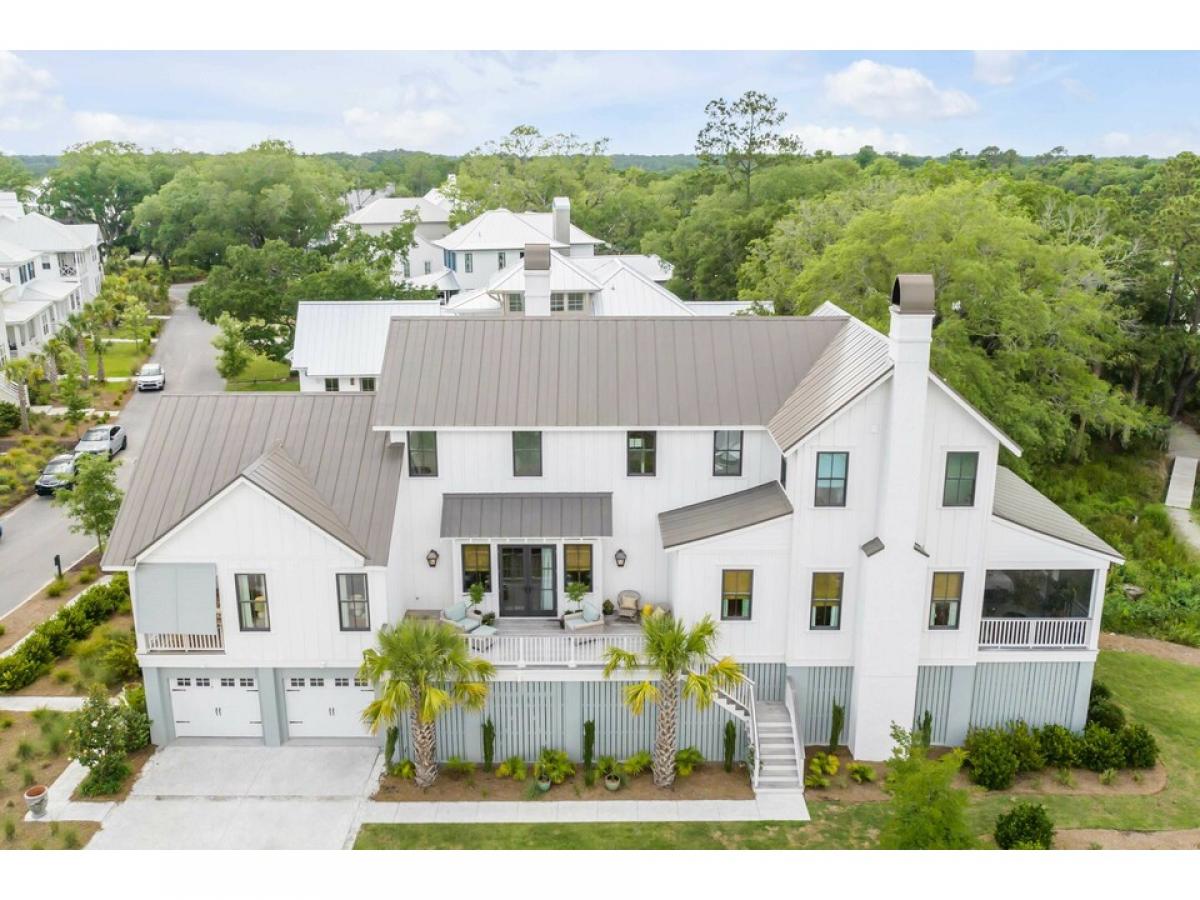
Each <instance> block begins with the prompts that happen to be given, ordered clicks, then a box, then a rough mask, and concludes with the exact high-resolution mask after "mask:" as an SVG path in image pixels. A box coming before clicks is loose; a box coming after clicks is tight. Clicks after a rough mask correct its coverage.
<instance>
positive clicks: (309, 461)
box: [103, 272, 1121, 790]
mask: <svg viewBox="0 0 1200 900" xmlns="http://www.w3.org/2000/svg"><path fill="white" fill-rule="evenodd" d="M526 277H528V272H527V273H526ZM932 323H933V292H932V279H930V278H929V277H928V276H901V278H900V279H898V281H897V285H896V288H895V290H894V293H893V305H892V316H891V332H890V335H887V336H885V335H881V334H879V333H877V332H875V331H874V330H872V329H871V328H869V327H867V326H865V325H864V324H862V323H861V322H859V321H857V320H856V319H854V318H852V317H850V316H847V315H845V314H844V313H843V312H842V311H841V310H839V309H837V308H836V307H833V306H829V305H827V306H825V307H822V308H821V310H820V311H819V313H818V314H817V315H815V316H811V317H807V318H799V317H796V318H793V317H755V316H721V317H688V316H673V317H662V318H660V317H642V316H633V317H608V318H606V317H596V316H582V317H576V318H563V317H559V318H556V317H553V316H526V317H515V316H504V317H501V316H491V317H468V316H452V315H442V316H437V317H411V316H403V317H399V316H398V317H393V318H391V319H390V320H389V322H388V334H387V338H386V341H385V344H384V350H383V357H384V358H383V364H382V375H381V377H380V381H379V383H378V385H377V388H378V390H377V392H375V393H374V394H372V395H365V394H362V393H354V394H350V393H337V394H293V395H286V394H271V395H257V396H256V395H212V396H168V397H164V398H163V399H162V403H163V404H165V406H164V407H163V408H162V409H160V410H159V415H158V416H157V417H156V418H155V421H154V423H153V424H152V426H151V433H150V434H149V435H148V436H147V439H146V441H145V444H144V448H145V449H144V451H143V454H142V457H141V458H140V459H139V462H138V467H137V469H136V471H135V472H134V476H133V482H132V484H131V486H130V488H129V492H128V494H127V497H126V500H125V503H124V505H123V507H122V509H121V513H120V516H119V518H118V520H117V523H116V527H115V529H114V531H113V534H112V536H111V539H110V541H109V545H108V548H107V550H106V553H105V556H104V560H103V565H104V567H105V569H107V570H109V571H116V570H123V571H128V572H129V573H130V575H131V583H132V590H133V604H134V619H135V630H136V632H137V644H138V660H139V663H140V664H141V666H142V668H143V671H144V672H145V680H146V689H147V691H146V692H147V701H148V703H149V707H150V713H151V718H152V720H153V730H154V740H155V742H157V743H160V744H161V743H165V742H168V741H171V740H173V739H174V738H176V737H184V736H200V737H211V736H224V737H232V736H238V737H253V738H258V739H261V740H264V741H265V742H267V743H270V744H274V743H280V742H286V741H289V740H296V739H300V738H314V737H325V738H328V739H331V740H356V739H362V738H363V735H364V732H363V730H362V725H361V722H360V719H359V714H360V712H361V710H362V708H363V707H364V706H365V704H366V703H367V702H369V700H370V699H371V697H372V692H371V690H370V688H369V686H368V685H365V684H362V683H361V682H358V681H356V680H355V677H356V676H355V672H356V668H357V665H358V663H359V660H360V656H361V652H362V650H363V649H364V648H365V647H367V646H369V645H370V644H371V641H372V632H373V631H374V630H376V629H378V628H379V627H380V626H381V625H383V624H384V623H395V622H398V621H399V620H401V619H402V618H404V617H405V616H425V615H433V616H437V615H439V614H444V612H445V611H447V610H448V611H449V613H448V614H449V616H450V617H451V618H455V617H458V616H459V615H460V614H462V613H463V611H464V607H463V606H462V605H461V604H462V603H463V601H464V598H466V597H468V588H469V586H470V585H471V584H472V583H474V582H476V581H478V582H482V583H483V585H484V590H485V593H484V601H483V610H484V611H485V612H488V613H492V614H495V616H496V620H495V623H494V625H493V626H477V627H473V630H472V632H471V633H470V634H468V635H466V636H465V637H464V640H466V641H467V642H468V644H469V647H470V649H471V650H472V652H474V653H476V654H479V655H481V656H484V657H486V658H487V659H489V660H491V661H492V662H493V663H494V664H495V666H496V669H497V679H496V682H495V684H493V685H492V687H491V689H490V692H489V699H488V702H487V708H486V709H485V710H484V712H483V713H482V714H478V713H461V712H456V713H455V714H454V715H451V716H447V717H445V718H443V719H442V720H441V724H440V726H439V741H438V750H439V753H440V754H441V755H442V757H443V758H444V757H447V756H461V757H465V758H470V759H478V758H480V755H481V744H480V740H481V739H480V723H481V721H482V719H483V718H490V719H491V720H492V721H493V723H494V724H495V728H496V736H495V737H496V753H497V755H498V756H500V757H504V756H507V755H510V754H514V753H515V754H521V755H523V756H525V757H526V758H532V757H534V756H536V754H537V753H538V752H539V750H540V749H541V748H542V747H563V748H565V749H566V750H567V751H568V752H569V753H571V754H572V755H573V756H576V757H577V756H578V754H579V752H580V747H581V741H582V736H581V735H582V730H583V725H584V723H585V722H588V721H591V722H594V723H595V726H596V751H597V752H598V753H602V754H607V753H611V754H614V755H625V754H628V753H631V752H634V751H636V750H641V749H646V748H648V747H649V746H650V743H651V739H652V738H651V735H652V729H653V717H652V716H643V717H640V718H638V717H633V716H631V715H630V714H629V713H628V712H627V711H626V710H625V708H624V706H623V705H622V702H621V695H620V690H621V687H622V685H621V683H620V679H621V678H624V677H631V676H627V675H618V676H616V677H615V679H614V680H606V679H604V678H603V676H602V674H601V661H602V656H603V653H604V651H605V649H606V648H607V647H611V646H620V647H623V648H625V649H636V648H638V647H639V646H640V641H641V636H640V631H639V629H638V628H637V627H636V626H635V625H634V624H632V623H621V622H618V621H615V620H612V621H608V622H604V620H603V619H602V618H600V617H599V613H598V612H597V610H599V607H600V606H601V604H602V603H603V602H604V601H605V600H612V601H613V602H614V603H615V602H617V601H618V599H619V597H620V595H621V593H622V592H625V591H636V592H638V594H639V595H640V598H641V602H642V603H645V604H652V605H654V606H656V607H661V608H666V609H670V610H672V612H673V614H674V615H676V616H678V617H680V618H682V619H684V620H686V621H688V622H695V621H697V620H699V619H700V618H701V617H703V616H705V615H709V616H712V617H713V618H714V619H715V620H718V622H719V626H720V652H721V653H724V654H730V655H732V656H734V657H735V658H736V659H737V660H738V661H739V662H740V663H741V664H742V666H743V668H744V670H745V672H746V673H747V674H748V675H749V677H750V679H752V681H751V682H748V683H746V684H745V685H743V686H742V687H741V688H739V689H738V690H735V691H732V692H729V693H722V694H720V695H719V697H718V702H717V703H716V704H715V705H714V706H713V707H711V708H709V709H708V710H706V711H703V712H700V711H696V710H695V709H693V708H692V706H691V705H690V704H687V703H685V704H684V713H683V718H682V721H681V726H680V738H679V740H680V745H681V746H687V745H692V746H696V747H697V748H699V749H700V750H701V751H702V752H703V753H704V754H705V756H706V757H708V758H710V759H719V758H720V757H721V745H722V739H721V735H722V731H723V728H724V726H725V724H726V722H729V721H732V722H734V723H735V726H736V728H737V730H738V734H739V739H740V740H741V741H742V743H743V746H753V747H754V748H756V750H757V752H756V753H755V754H754V759H755V760H756V765H755V768H754V779H755V784H756V787H757V788H758V789H760V790H767V789H771V788H776V789H790V790H795V789H798V788H799V787H800V784H801V776H802V767H803V762H804V760H803V752H802V745H803V743H804V741H805V739H806V738H807V739H808V740H809V741H811V742H813V743H823V742H824V741H825V740H826V739H827V736H828V733H829V723H830V717H831V711H832V708H833V705H834V704H835V703H837V704H840V705H842V706H843V707H844V708H845V710H846V730H845V733H844V734H843V737H842V739H843V740H844V741H845V742H847V743H848V744H849V746H850V748H851V750H852V752H853V753H854V755H855V756H856V757H857V758H860V759H883V758H886V757H887V755H888V753H889V751H890V749H891V741H890V738H889V728H890V726H891V724H892V723H893V722H898V723H901V724H904V725H912V724H913V723H914V722H916V721H919V720H920V718H921V717H922V716H923V715H924V714H925V712H926V711H928V712H929V713H930V714H931V716H932V721H933V734H934V740H935V741H936V742H937V743H939V744H957V743H960V742H961V741H962V740H963V738H964V736H965V734H966V731H967V729H968V727H970V726H972V725H991V724H997V723H1003V722H1006V721H1008V720H1010V719H1014V718H1022V719H1024V720H1026V721H1027V722H1030V723H1031V724H1035V725H1038V724H1042V723H1045V722H1060V723H1062V724H1064V725H1067V726H1069V727H1071V728H1074V729H1079V728H1082V726H1083V723H1084V719H1085V716H1086V710H1087V700H1088V692H1089V689H1090V685H1091V680H1092V671H1093V666H1094V663H1095V659H1096V653H1097V639H1098V636H1099V625H1100V614H1101V605H1102V602H1103V597H1104V585H1105V578H1106V573H1107V571H1108V567H1109V565H1110V564H1112V563H1117V562H1120V561H1121V560H1120V557H1119V555H1118V554H1117V552H1116V551H1115V550H1113V549H1112V548H1111V547H1109V546H1108V545H1107V544H1105V543H1104V542H1103V541H1101V540H1100V539H1099V538H1098V537H1096V536H1095V535H1093V534H1091V533H1090V532H1089V531H1088V530H1087V529H1086V528H1084V527H1083V526H1082V525H1080V524H1079V523H1078V522H1077V521H1075V520H1074V519H1072V518H1071V517H1070V516H1069V515H1067V514H1066V513H1065V512H1063V511H1062V510H1061V509H1059V508H1058V507H1056V506H1055V505H1054V504H1053V503H1051V502H1050V501H1049V500H1048V499H1046V498H1045V497H1044V496H1042V495H1041V494H1039V493H1038V492H1037V491H1035V490H1034V489H1033V488H1031V487H1030V486H1029V485H1027V484H1025V483H1024V482H1023V481H1021V479H1020V478H1018V477H1017V476H1016V475H1015V474H1013V473H1012V472H1011V471H1010V470H1008V469H1005V468H1003V467H1001V466H1000V465H999V456H1000V450H1001V448H1005V449H1006V450H1007V451H1009V452H1011V453H1014V454H1019V453H1020V450H1019V448H1017V447H1016V446H1015V445H1014V444H1013V443H1012V441H1011V440H1009V439H1008V438H1007V437H1005V436H1004V435H1003V434H1002V433H1000V432H999V431H998V430H997V429H996V428H995V427H994V426H993V425H992V424H990V423H989V422H988V421H987V420H986V419H984V418H983V417H982V416H981V415H980V414H979V413H978V412H977V411H975V410H974V409H973V408H972V407H971V406H970V405H969V404H967V403H966V402H965V401H964V400H963V399H962V398H960V397H959V396H958V395H957V394H955V393H954V392H953V391H952V390H950V389H949V388H948V387H947V386H946V385H945V384H944V383H943V382H942V381H941V380H940V379H938V378H936V377H935V376H934V375H933V374H932V373H931V372H930V371H929V347H930V339H931V330H932ZM371 327H374V326H371ZM168 432H169V434H168ZM213 447H220V448H221V452H220V453H214V452H213V450H212V448H213ZM573 583H579V584H581V585H583V586H584V589H585V597H584V600H585V604H586V605H585V608H584V612H583V614H582V615H575V614H572V615H567V616H566V617H565V619H564V613H565V612H567V611H568V607H569V602H568V597H567V586H568V585H569V584H573ZM593 616H595V617H596V618H597V621H595V622H592V621H590V619H591V617H593ZM556 620H558V621H559V622H562V623H563V624H564V625H566V626H568V627H566V628H565V629H560V628H559V627H557V624H556ZM462 621H463V622H466V623H469V624H470V625H471V626H476V620H474V619H472V618H470V617H469V615H468V616H467V617H466V618H464V619H462ZM581 626H584V627H581ZM588 626H590V627H588ZM764 721H772V722H781V723H786V726H787V727H786V728H785V729H784V730H783V731H782V732H781V733H779V732H776V733H773V734H770V735H768V734H766V733H765V732H763V731H762V729H761V728H760V723H763V722H764ZM764 727H765V726H764ZM406 728H407V726H406V725H404V724H402V725H401V753H402V754H403V753H405V752H407V751H406V744H405V742H406V741H407V736H406V735H407V731H406ZM378 739H379V738H376V740H378Z"/></svg>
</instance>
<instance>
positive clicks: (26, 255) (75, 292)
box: [0, 192, 104, 402]
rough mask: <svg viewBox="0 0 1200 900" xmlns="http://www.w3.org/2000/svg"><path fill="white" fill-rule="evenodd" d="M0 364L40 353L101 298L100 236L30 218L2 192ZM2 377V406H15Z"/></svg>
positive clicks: (35, 215)
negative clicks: (71, 318)
mask: <svg viewBox="0 0 1200 900" xmlns="http://www.w3.org/2000/svg"><path fill="white" fill-rule="evenodd" d="M0 208H2V209H4V210H5V212H4V213H3V214H0V336H3V341H0V362H3V361H4V360H5V359H14V358H18V357H24V356H29V355H30V354H33V353H37V352H39V351H40V350H41V349H42V347H43V346H44V344H45V342H46V341H47V340H48V339H49V338H50V337H52V336H53V335H54V333H55V332H56V331H58V329H59V328H60V327H61V326H62V323H63V322H64V321H65V320H66V319H67V317H68V316H69V315H71V314H72V313H74V312H78V311H79V310H81V309H82V308H83V307H84V305H85V304H86V303H87V302H88V301H90V300H91V299H92V298H93V297H95V296H96V295H97V294H98V293H99V292H100V281H101V279H102V278H103V275H104V272H103V267H102V265H101V262H100V231H99V229H98V228H97V227H96V226H95V225H65V224H63V223H61V222H56V221H54V220H53V219H49V218H47V217H46V216H43V215H42V214H41V213H37V212H31V213H24V208H23V207H22V206H21V205H20V203H18V202H17V200H16V196H15V195H14V194H12V193H9V192H0ZM15 399H16V397H15V392H14V389H13V387H12V386H11V385H10V384H8V383H7V382H6V381H4V379H3V378H2V377H0V400H5V401H9V402H13V401H15Z"/></svg>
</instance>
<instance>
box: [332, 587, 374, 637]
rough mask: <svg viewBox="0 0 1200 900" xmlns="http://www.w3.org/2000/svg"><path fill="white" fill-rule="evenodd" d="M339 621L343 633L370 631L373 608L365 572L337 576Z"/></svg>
mask: <svg viewBox="0 0 1200 900" xmlns="http://www.w3.org/2000/svg"><path fill="white" fill-rule="evenodd" d="M337 593H338V621H339V623H340V624H341V628H342V631H370V630H371V608H370V603H369V601H368V598H367V576H366V574H365V573H363V572H352V573H339V574H338V576H337Z"/></svg>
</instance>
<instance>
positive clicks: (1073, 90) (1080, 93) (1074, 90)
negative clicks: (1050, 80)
mask: <svg viewBox="0 0 1200 900" xmlns="http://www.w3.org/2000/svg"><path fill="white" fill-rule="evenodd" d="M1059 85H1061V86H1062V89H1063V93H1065V94H1066V95H1067V96H1068V97H1070V98H1072V99H1073V100H1083V101H1086V102H1088V103H1091V102H1092V101H1093V100H1095V99H1096V95H1095V94H1094V93H1092V91H1091V89H1090V88H1089V87H1088V86H1087V85H1086V84H1084V83H1083V82H1082V81H1080V80H1079V79H1078V78H1063V79H1062V80H1060V81H1059Z"/></svg>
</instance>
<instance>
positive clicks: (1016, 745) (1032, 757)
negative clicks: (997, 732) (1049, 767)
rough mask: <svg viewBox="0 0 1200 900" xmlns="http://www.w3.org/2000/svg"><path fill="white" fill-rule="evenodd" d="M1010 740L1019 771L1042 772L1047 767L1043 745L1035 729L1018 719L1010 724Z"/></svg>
mask: <svg viewBox="0 0 1200 900" xmlns="http://www.w3.org/2000/svg"><path fill="white" fill-rule="evenodd" d="M1008 741H1009V746H1010V747H1012V751H1013V754H1014V755H1015V756H1016V757H1017V771H1019V772H1040V771H1041V770H1042V769H1044V768H1046V759H1045V757H1044V756H1043V755H1042V747H1041V744H1040V743H1039V741H1038V739H1037V735H1036V734H1034V732H1033V729H1032V728H1030V727H1029V726H1028V725H1027V724H1025V722H1023V721H1021V720H1020V719H1018V720H1017V721H1015V722H1013V723H1012V724H1011V725H1009V726H1008Z"/></svg>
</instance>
